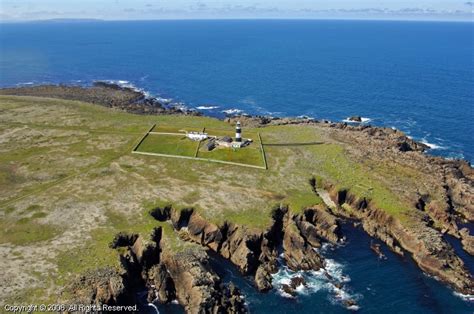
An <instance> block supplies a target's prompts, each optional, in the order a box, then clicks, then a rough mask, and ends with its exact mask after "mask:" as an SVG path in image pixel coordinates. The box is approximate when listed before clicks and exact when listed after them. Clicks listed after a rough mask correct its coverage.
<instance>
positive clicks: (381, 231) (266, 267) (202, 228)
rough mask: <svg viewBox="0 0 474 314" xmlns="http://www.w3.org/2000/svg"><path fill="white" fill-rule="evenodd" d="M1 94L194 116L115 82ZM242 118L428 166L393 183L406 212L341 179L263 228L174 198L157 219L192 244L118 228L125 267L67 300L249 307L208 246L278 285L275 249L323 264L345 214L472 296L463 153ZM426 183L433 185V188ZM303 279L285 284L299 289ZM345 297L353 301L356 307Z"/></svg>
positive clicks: (472, 192) (397, 135)
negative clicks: (209, 215) (177, 204)
mask: <svg viewBox="0 0 474 314" xmlns="http://www.w3.org/2000/svg"><path fill="white" fill-rule="evenodd" d="M0 94H3V95H22V96H42V97H53V98H61V99H72V100H80V101H86V102H92V103H95V104H99V105H103V106H107V107H112V108H119V109H121V110H126V111H129V112H132V113H139V114H196V113H195V112H186V111H182V110H181V109H176V108H167V106H166V104H164V103H160V102H158V101H157V100H149V99H147V98H146V97H145V95H144V94H143V93H142V92H137V91H135V90H133V89H129V88H124V87H120V86H110V85H108V83H107V84H106V83H97V84H95V85H94V86H93V87H90V88H83V87H71V86H70V87H67V86H36V87H22V88H12V89H1V90H0ZM237 119H238V120H240V121H241V122H242V124H243V125H244V126H252V127H266V126H275V125H288V124H299V125H303V124H304V125H314V126H318V127H321V128H324V129H325V130H328V132H331V134H332V137H333V138H334V140H337V141H338V142H341V143H347V152H348V154H351V156H352V157H353V158H354V159H356V160H358V161H360V162H364V161H366V160H377V161H384V162H387V163H393V164H396V165H398V164H399V165H403V166H404V167H410V168H413V169H417V170H419V171H420V172H421V173H423V178H420V180H421V181H422V183H423V184H420V186H416V187H405V186H401V187H396V188H397V189H398V191H399V192H400V194H401V196H402V197H403V199H404V200H407V201H408V202H409V203H411V204H412V209H413V210H411V211H409V212H408V213H405V214H403V215H401V216H394V215H391V214H389V213H387V212H386V211H385V210H384V208H382V207H380V206H379V204H376V203H375V202H373V200H371V199H370V198H369V197H365V196H360V195H357V194H356V193H355V192H354V191H351V190H349V189H347V188H344V187H341V186H339V185H338V184H337V182H331V181H330V180H326V179H324V178H323V179H321V178H315V177H313V178H308V181H309V184H310V185H311V187H312V189H313V191H314V193H316V194H318V195H319V196H320V197H321V198H322V199H323V200H325V203H326V204H325V205H318V206H313V207H309V208H306V209H305V210H304V211H303V212H302V213H299V214H295V213H292V212H291V211H290V210H289V209H288V207H287V206H285V205H284V204H281V205H278V206H275V208H274V210H273V213H272V223H271V224H270V226H268V227H267V228H266V229H264V230H258V229H252V228H249V227H247V226H244V225H237V224H234V223H230V222H224V223H223V224H222V225H216V224H214V223H211V222H209V221H206V220H205V219H204V218H203V217H202V216H201V215H200V214H199V213H198V212H197V211H195V210H194V209H192V208H188V209H182V210H177V209H175V208H174V207H173V206H167V207H159V208H155V209H154V210H152V211H151V212H150V215H152V216H153V217H154V218H155V219H156V220H157V221H160V222H166V223H169V224H170V225H171V226H172V228H173V230H174V232H176V233H177V234H178V235H179V237H180V238H181V239H182V240H185V241H187V242H189V243H193V244H194V245H195V246H193V247H192V248H189V249H187V250H184V251H180V252H173V251H172V250H170V249H168V248H167V247H166V246H165V245H163V241H165V240H164V239H163V238H162V229H161V227H157V228H155V230H154V231H153V233H152V234H151V235H150V236H149V239H148V238H145V237H144V236H143V235H139V234H123V233H120V234H118V235H117V236H116V237H115V239H113V241H112V243H111V247H113V248H114V249H117V252H118V256H119V259H120V264H121V268H120V269H119V270H116V269H110V268H106V269H99V270H97V271H96V272H90V273H86V274H84V275H82V276H81V277H79V278H77V280H75V281H74V282H72V283H71V284H70V285H69V286H68V287H66V289H65V292H64V295H63V298H64V299H65V300H68V301H75V302H79V303H85V304H99V303H106V304H110V305H115V304H120V305H121V304H136V302H137V300H136V299H135V297H134V296H135V295H136V292H137V291H139V290H143V289H145V290H146V291H147V300H148V301H149V302H154V301H157V302H159V303H170V302H172V301H174V300H178V302H179V303H180V304H181V305H182V306H183V307H184V308H185V310H186V311H187V312H188V313H245V312H247V311H248V309H247V307H246V305H245V300H244V299H243V297H242V295H241V293H240V291H239V290H238V289H237V288H236V287H235V286H233V285H226V284H223V282H222V279H221V278H220V277H219V276H218V275H217V273H216V272H215V271H214V270H213V269H212V267H211V266H210V264H209V255H208V253H207V251H208V250H210V251H213V252H215V253H216V254H219V255H220V256H222V257H223V258H225V259H227V260H229V261H230V262H231V263H232V264H234V265H235V266H236V267H237V268H238V269H239V271H240V272H241V274H242V275H243V276H247V277H250V278H252V280H253V282H254V286H255V288H256V289H257V290H258V291H261V292H266V291H269V290H271V289H273V288H275V287H274V284H273V283H272V275H273V274H275V273H276V272H277V271H278V261H277V259H278V257H279V255H280V253H281V252H282V253H283V259H284V261H285V263H286V265H287V267H288V268H290V269H291V270H294V271H300V270H314V271H317V270H324V268H325V260H324V257H323V256H321V254H320V253H319V252H318V249H319V248H320V247H321V246H322V245H323V244H324V243H339V242H341V241H343V240H344V235H343V234H341V231H340V221H341V219H351V220H355V221H357V222H359V223H360V224H361V226H362V228H363V229H364V230H365V232H366V233H367V234H368V235H370V236H371V237H374V238H377V239H380V240H381V241H382V242H384V243H385V244H386V245H387V246H388V247H389V248H390V249H391V250H392V251H394V252H396V253H397V254H400V255H409V256H411V257H412V258H413V260H414V261H415V263H416V264H417V265H418V266H419V268H420V269H421V270H423V271H424V272H425V273H427V274H429V275H431V276H434V277H435V278H437V279H439V280H441V281H443V282H445V283H446V284H448V285H450V286H451V287H452V288H453V289H454V290H455V291H457V292H459V293H462V294H465V295H474V280H473V278H472V274H470V272H469V270H468V269H467V268H466V267H465V265H464V262H463V261H462V260H461V258H459V257H458V256H457V254H456V253H455V251H454V250H453V248H452V247H451V245H449V243H448V242H447V241H446V240H445V239H444V238H443V235H444V234H449V235H451V236H453V237H454V238H456V239H457V241H459V242H460V243H461V245H462V248H463V250H464V251H465V252H466V253H468V254H470V255H473V253H474V236H473V235H471V234H470V231H469V229H468V228H465V227H463V225H464V224H465V223H473V222H474V170H473V168H472V167H471V165H470V164H469V163H468V162H466V161H462V160H447V159H444V158H441V157H433V156H429V155H427V154H424V153H423V152H424V151H426V150H427V149H428V147H427V146H426V145H424V144H422V143H419V142H417V141H414V140H412V139H410V138H409V137H407V136H406V135H405V134H404V133H402V132H400V131H398V130H393V129H390V128H381V127H371V126H367V125H358V126H352V125H348V124H347V123H331V122H328V121H316V120H313V119H309V118H269V117H249V116H240V117H228V118H226V121H227V122H228V123H234V122H235V121H236V120H237ZM426 186H429V188H426ZM299 285H304V282H301V280H300V279H298V278H296V277H295V278H294V279H293V280H292V282H291V284H289V285H287V286H285V287H282V289H283V290H284V291H285V292H286V293H288V294H290V295H292V293H294V291H295V289H296V287H297V286H299ZM355 304H356V303H355V301H354V300H348V301H347V304H345V305H346V307H348V308H349V307H350V306H354V305H355Z"/></svg>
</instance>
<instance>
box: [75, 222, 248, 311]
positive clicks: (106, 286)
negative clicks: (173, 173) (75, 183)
mask: <svg viewBox="0 0 474 314" xmlns="http://www.w3.org/2000/svg"><path fill="white" fill-rule="evenodd" d="M161 241H162V229H161V227H158V228H155V229H154V230H153V231H152V233H151V235H150V237H149V238H147V239H145V237H143V236H141V235H140V236H139V235H137V234H126V233H119V234H117V235H116V237H115V238H114V239H113V241H112V242H111V244H110V246H111V247H113V248H116V249H118V251H119V252H120V254H119V259H120V264H121V267H120V269H118V270H116V269H113V268H106V269H99V270H96V271H94V272H90V273H87V274H85V275H83V276H82V277H80V278H78V279H77V280H75V281H73V283H72V284H71V285H70V286H69V287H68V288H67V291H69V294H71V295H73V296H74V299H73V301H75V302H79V303H81V304H100V303H102V304H109V305H127V304H136V303H137V302H138V300H136V297H135V296H136V295H137V292H140V291H143V290H144V289H146V290H148V296H147V299H148V301H149V302H154V301H158V302H160V303H169V302H171V301H173V300H175V299H177V300H178V301H179V303H180V304H181V305H182V306H183V307H184V309H185V310H186V312H187V313H246V312H247V309H246V308H245V304H244V300H243V298H242V297H241V294H240V291H239V290H238V289H237V288H236V287H234V286H233V285H232V284H230V285H225V284H223V283H222V282H221V279H220V278H219V276H218V275H217V274H216V273H215V272H214V271H213V270H212V269H211V267H210V266H209V257H208V255H207V253H206V252H205V251H203V250H202V249H201V248H198V247H196V248H190V249H188V250H186V251H184V252H179V253H176V252H171V251H169V250H163V249H162V247H161Z"/></svg>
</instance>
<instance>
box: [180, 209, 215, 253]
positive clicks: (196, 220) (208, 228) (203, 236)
mask: <svg viewBox="0 0 474 314" xmlns="http://www.w3.org/2000/svg"><path fill="white" fill-rule="evenodd" d="M187 227H188V233H189V237H190V239H191V240H193V241H194V242H197V243H199V244H202V245H205V246H208V247H210V248H211V249H212V250H213V251H215V252H217V251H218V249H219V246H220V245H221V242H222V240H223V237H222V233H221V231H220V229H219V228H218V227H217V226H216V225H214V224H211V223H209V222H207V221H206V220H205V219H203V218H202V217H201V216H200V215H199V214H198V213H196V212H194V213H193V214H192V215H191V217H190V218H189V222H188V226H187Z"/></svg>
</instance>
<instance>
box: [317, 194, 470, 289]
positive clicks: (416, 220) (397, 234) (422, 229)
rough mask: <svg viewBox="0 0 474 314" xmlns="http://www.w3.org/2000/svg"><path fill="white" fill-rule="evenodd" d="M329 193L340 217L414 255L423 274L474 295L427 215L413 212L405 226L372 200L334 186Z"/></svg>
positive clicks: (465, 272) (460, 263)
mask: <svg viewBox="0 0 474 314" xmlns="http://www.w3.org/2000/svg"><path fill="white" fill-rule="evenodd" d="M326 189H328V190H329V194H330V196H331V198H332V200H333V201H334V202H335V203H336V204H337V205H338V213H339V214H341V215H343V216H346V217H351V218H356V219H358V220H360V221H361V222H362V226H363V228H364V230H365V231H366V232H367V233H368V234H369V235H370V236H373V237H377V238H379V239H380V240H382V241H384V242H385V243H386V244H387V245H388V246H389V247H390V248H392V250H393V251H395V252H397V253H399V254H403V250H402V249H404V250H406V251H408V252H410V253H411V254H412V256H413V259H414V260H415V262H416V263H417V264H418V266H419V267H420V268H421V269H422V270H423V271H425V272H426V273H428V274H430V275H433V276H436V277H437V278H439V279H441V280H442V281H444V282H446V283H448V284H449V285H451V286H452V287H453V288H454V289H455V290H457V291H459V292H461V293H465V294H473V293H474V282H473V278H472V276H471V274H470V273H469V271H468V270H467V269H466V268H465V266H464V263H463V261H462V260H461V259H460V258H459V257H458V256H457V255H456V254H455V253H454V250H453V249H452V247H451V246H450V245H449V244H448V243H447V242H446V241H444V240H443V237H442V234H441V233H440V232H439V231H437V230H435V229H434V228H432V227H431V220H430V218H429V217H427V215H426V213H423V212H421V211H413V212H411V213H410V214H409V215H406V217H405V218H406V221H404V223H403V224H402V222H401V221H400V220H399V218H396V217H394V216H392V215H389V214H388V213H386V212H385V211H383V210H380V209H378V208H376V207H375V206H373V204H372V203H371V202H370V200H367V199H365V198H358V197H356V196H355V195H353V194H351V193H350V192H349V191H347V190H339V189H337V188H334V187H331V186H327V187H326ZM348 207H349V208H348Z"/></svg>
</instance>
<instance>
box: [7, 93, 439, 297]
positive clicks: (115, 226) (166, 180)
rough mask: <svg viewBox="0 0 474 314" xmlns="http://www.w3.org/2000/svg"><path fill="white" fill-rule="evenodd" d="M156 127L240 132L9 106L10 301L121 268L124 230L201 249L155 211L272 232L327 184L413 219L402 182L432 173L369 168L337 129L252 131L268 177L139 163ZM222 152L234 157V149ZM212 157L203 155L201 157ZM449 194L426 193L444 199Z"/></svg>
mask: <svg viewBox="0 0 474 314" xmlns="http://www.w3.org/2000/svg"><path fill="white" fill-rule="evenodd" d="M155 123H156V124H157V125H158V126H160V125H163V126H167V125H168V126H173V127H168V128H166V127H162V129H160V130H159V131H162V132H163V131H164V130H168V131H170V130H180V129H186V130H192V129H196V130H202V128H203V127H205V128H206V130H208V132H211V131H210V130H212V129H214V130H232V125H230V124H229V123H226V122H224V121H220V120H216V119H212V118H209V117H201V116H185V115H159V116H145V115H134V114H130V113H126V112H123V111H121V110H116V109H110V108H104V107H100V106H97V105H93V104H90V103H84V102H79V101H73V100H58V99H49V98H39V97H20V96H0V226H1V227H2V228H1V234H0V239H1V241H0V251H1V254H2V256H7V258H6V261H5V264H4V266H3V267H4V271H2V274H1V275H0V278H1V282H3V283H4V284H2V286H1V287H0V291H2V292H0V299H1V300H7V299H12V298H14V299H16V300H18V299H20V300H28V294H26V293H24V292H25V291H28V289H36V290H35V294H34V295H35V298H36V299H35V302H39V300H41V299H42V300H49V299H51V298H54V297H55V296H54V295H55V287H58V286H61V285H63V284H64V283H65V282H66V281H67V280H69V279H70V278H72V277H73V276H74V275H76V274H78V273H81V272H83V271H85V270H87V269H94V268H96V267H99V266H104V265H112V266H113V265H116V263H117V258H116V253H115V252H114V251H113V250H112V249H109V248H108V243H109V242H110V241H111V240H112V238H113V236H114V235H115V234H116V233H117V232H119V231H129V232H137V233H141V234H143V235H148V234H149V233H150V230H151V229H152V228H153V227H155V226H157V225H162V226H163V227H164V236H165V239H167V241H166V243H167V245H169V246H170V248H172V249H173V250H180V249H182V248H184V247H186V246H188V245H191V244H188V243H186V242H183V241H181V240H180V239H179V238H178V237H177V236H176V234H175V232H174V231H173V230H172V227H171V226H170V225H169V224H168V223H160V222H157V221H155V220H153V219H152V218H150V217H149V215H148V214H147V212H148V211H149V210H150V209H152V208H154V207H156V206H162V205H163V204H172V205H173V206H174V207H176V208H194V209H195V210H196V211H198V212H199V213H200V214H201V216H202V217H204V218H205V219H207V220H208V221H211V222H214V223H216V224H219V225H221V224H222V223H223V222H224V221H229V222H234V223H238V224H242V225H246V226H249V227H251V228H264V227H265V226H267V225H268V224H269V223H270V222H271V219H270V213H271V210H272V209H273V207H274V206H275V205H278V204H286V205H288V206H289V208H290V210H291V211H293V212H295V213H298V212H301V211H302V210H303V209H305V208H308V207H311V206H314V205H317V204H321V203H322V200H321V199H320V198H319V197H318V196H317V195H316V194H314V193H313V191H312V190H311V186H310V184H309V180H310V179H311V178H313V177H317V178H320V179H321V180H324V181H327V182H331V183H332V184H334V185H337V186H340V187H344V188H347V189H348V190H351V192H352V193H354V194H357V195H359V196H361V197H363V196H366V197H368V198H370V199H371V200H372V202H373V203H374V204H376V205H377V207H379V208H381V209H383V210H385V211H386V212H387V213H389V214H390V215H393V216H397V217H405V214H406V213H409V212H410V211H414V210H416V209H415V208H414V206H413V195H412V194H409V193H401V192H400V191H401V190H402V188H403V187H401V186H400V184H399V182H403V185H404V187H410V188H411V187H414V186H419V185H420V177H423V176H424V175H425V173H424V172H423V171H422V170H421V169H416V168H412V167H408V166H406V165H403V164H399V163H391V162H389V161H387V160H384V159H379V160H377V159H375V158H365V159H364V158H360V156H359V155H358V154H357V153H355V152H354V151H355V150H356V149H357V147H355V146H351V144H350V142H349V141H344V140H341V135H340V134H339V133H338V132H339V131H337V130H335V129H331V128H328V127H323V126H318V125H279V126H270V127H265V128H259V129H256V128H245V129H244V132H247V134H257V131H258V132H260V134H261V136H262V139H263V143H264V144H265V145H266V146H265V152H266V158H267V162H268V170H259V169H251V168H244V167H239V166H234V165H225V164H215V163H206V162H202V161H193V160H177V159H170V158H159V157H156V156H144V155H137V154H131V150H132V148H133V147H134V146H135V145H136V144H137V141H138V140H140V138H141V137H142V136H143V134H144V133H145V132H147V131H148V129H149V128H150V126H151V125H152V124H155ZM158 128H159V127H158ZM154 131H156V130H154ZM157 139H159V143H158V142H157V141H156V140H157ZM167 139H168V138H167V137H165V136H163V135H152V136H149V138H147V139H146V140H145V141H144V142H143V143H142V145H143V146H144V147H146V149H147V150H150V151H154V150H158V152H161V153H163V151H162V150H163V149H164V150H166V152H170V151H172V152H174V151H175V150H176V149H177V148H176V146H175V145H174V141H175V138H173V139H172V140H171V141H170V143H168V144H169V145H167V146H166V145H165V146H163V145H162V144H163V143H164V142H163V140H167ZM165 142H166V141H165ZM305 143H306V144H307V145H301V144H305ZM158 144H160V145H161V146H159V145H158ZM188 144H189V145H188ZM271 144H287V145H280V146H278V145H271ZM196 145H197V143H194V142H186V143H185V145H184V146H181V147H184V148H183V149H185V152H182V153H186V154H189V155H191V156H193V155H194V152H195V150H196ZM254 150H255V152H256V155H255V156H253V155H252V156H253V157H252V158H253V159H252V162H255V163H257V162H261V161H260V160H259V159H258V158H261V155H260V151H259V149H258V148H254ZM216 153H218V154H223V156H218V157H219V158H223V159H225V158H226V156H225V152H224V151H218V152H216ZM209 154H212V153H206V152H204V151H201V150H200V151H199V157H202V156H207V155H209ZM246 158H247V157H246ZM254 159H255V160H254ZM257 159H258V160H257ZM400 175H401V176H403V178H401V179H400V178H399V176H400ZM437 188H438V187H428V186H424V189H428V190H429V191H430V193H431V194H433V197H436V195H437V194H436V192H437ZM415 191H416V190H415ZM12 283H14V284H12ZM40 288H41V290H38V289H40ZM38 291H41V293H40V292H38ZM38 294H39V295H38ZM30 295H33V294H30Z"/></svg>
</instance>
